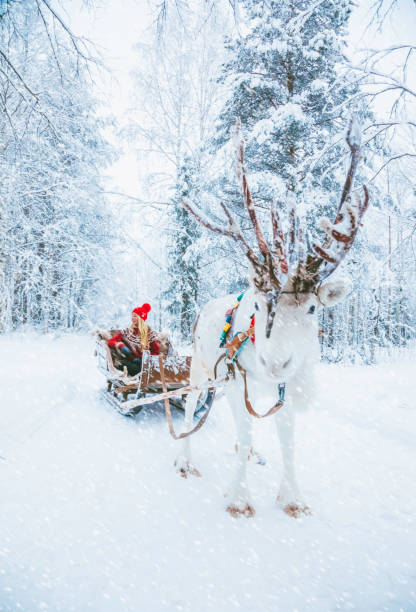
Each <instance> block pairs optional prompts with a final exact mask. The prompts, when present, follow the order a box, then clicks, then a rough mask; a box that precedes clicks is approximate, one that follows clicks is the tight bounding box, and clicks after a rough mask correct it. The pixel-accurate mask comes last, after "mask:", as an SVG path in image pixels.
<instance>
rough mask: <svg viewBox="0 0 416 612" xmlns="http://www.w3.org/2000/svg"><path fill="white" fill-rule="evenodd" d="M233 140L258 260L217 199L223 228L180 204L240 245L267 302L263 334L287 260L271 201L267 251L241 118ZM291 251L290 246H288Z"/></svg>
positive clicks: (272, 313)
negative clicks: (250, 179) (248, 169)
mask: <svg viewBox="0 0 416 612" xmlns="http://www.w3.org/2000/svg"><path fill="white" fill-rule="evenodd" d="M232 137H233V141H234V145H235V152H236V162H235V171H236V176H237V179H238V182H239V183H240V186H241V191H242V194H243V198H244V204H245V207H246V208H247V211H248V214H249V217H250V221H251V224H252V226H253V229H254V232H255V235H256V240H257V244H258V247H259V250H260V253H261V256H262V257H261V259H260V258H259V257H257V255H256V254H255V253H254V251H253V249H252V248H251V247H250V246H249V245H248V243H247V242H246V240H245V239H244V238H243V235H242V232H241V229H240V227H239V225H238V224H237V223H236V222H235V221H234V219H233V217H232V215H231V213H230V211H229V210H228V208H227V207H226V206H225V204H224V203H223V202H221V206H222V208H223V210H224V212H225V215H226V217H227V220H228V228H227V229H225V228H223V227H220V226H218V225H216V224H214V223H212V221H210V220H209V219H207V218H206V217H205V216H204V215H203V214H202V213H201V212H196V211H195V210H194V209H193V207H192V206H191V205H190V204H189V202H185V201H183V202H182V203H183V206H184V207H185V208H186V210H187V211H188V212H190V213H191V214H192V215H193V216H194V217H195V218H196V220H197V221H198V222H199V223H201V224H202V225H204V226H205V227H206V228H208V229H209V230H211V231H213V232H216V233H218V234H222V235H223V236H228V237H229V238H232V239H233V240H235V241H236V242H237V243H238V244H239V245H240V247H241V248H242V249H243V251H244V253H245V255H246V256H247V258H248V259H249V261H250V263H251V264H252V267H253V270H254V278H253V282H254V284H255V286H256V288H257V289H258V291H260V292H261V293H263V294H264V295H265V297H266V301H267V326H266V335H267V337H268V336H269V335H270V331H271V328H272V324H273V318H274V316H275V312H276V306H277V301H278V299H279V297H280V294H281V292H282V290H283V287H284V285H285V284H286V280H287V278H288V275H289V266H288V262H287V254H286V249H285V240H284V236H283V231H282V227H281V224H280V220H279V216H278V214H277V210H276V206H275V204H274V203H273V205H272V210H271V220H272V229H273V249H272V250H270V248H269V245H268V243H267V240H266V238H265V236H264V234H263V231H262V229H261V226H260V222H259V220H258V218H257V215H256V211H255V208H254V203H253V198H252V196H251V191H250V188H249V186H248V182H247V176H246V169H245V166H244V140H243V138H242V136H241V121H240V119H237V121H236V125H235V128H234V130H233V134H232ZM291 245H292V237H291V235H290V239H289V246H290V248H291ZM292 250H293V249H292Z"/></svg>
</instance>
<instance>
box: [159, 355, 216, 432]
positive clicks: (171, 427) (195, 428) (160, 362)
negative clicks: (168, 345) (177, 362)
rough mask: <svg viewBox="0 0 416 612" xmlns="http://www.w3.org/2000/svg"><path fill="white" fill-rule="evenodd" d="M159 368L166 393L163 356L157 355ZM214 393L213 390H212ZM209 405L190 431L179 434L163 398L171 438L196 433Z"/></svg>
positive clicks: (167, 402) (207, 413) (167, 400)
mask: <svg viewBox="0 0 416 612" xmlns="http://www.w3.org/2000/svg"><path fill="white" fill-rule="evenodd" d="M159 369H160V379H161V381H162V388H163V391H164V392H165V393H166V392H167V390H168V389H167V386H166V379H165V368H164V366H163V357H162V355H159ZM214 393H215V391H214ZM212 404H213V402H211V406H212ZM211 406H209V408H208V409H207V411H206V412H205V414H203V416H202V417H201V418H200V420H199V421H198V423H197V424H196V425H195V427H194V428H193V429H191V431H186V432H183V433H181V434H179V436H178V435H177V434H176V433H175V429H174V427H173V421H172V414H171V411H170V404H169V398H167V397H166V398H165V413H166V419H167V422H168V426H169V432H170V435H171V436H172V438H174V439H175V440H181V439H182V438H187V437H188V436H190V435H192V434H194V433H196V432H197V431H198V430H199V429H201V427H202V425H203V424H204V423H205V421H206V420H207V418H208V415H209V413H210V411H211Z"/></svg>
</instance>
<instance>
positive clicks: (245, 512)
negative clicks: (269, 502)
mask: <svg viewBox="0 0 416 612" xmlns="http://www.w3.org/2000/svg"><path fill="white" fill-rule="evenodd" d="M226 510H227V512H228V514H231V516H232V517H234V518H240V516H246V517H247V518H251V517H252V516H254V515H255V514H256V511H255V510H254V508H253V506H250V504H246V505H245V506H244V508H239V507H238V506H234V505H230V506H227V508H226Z"/></svg>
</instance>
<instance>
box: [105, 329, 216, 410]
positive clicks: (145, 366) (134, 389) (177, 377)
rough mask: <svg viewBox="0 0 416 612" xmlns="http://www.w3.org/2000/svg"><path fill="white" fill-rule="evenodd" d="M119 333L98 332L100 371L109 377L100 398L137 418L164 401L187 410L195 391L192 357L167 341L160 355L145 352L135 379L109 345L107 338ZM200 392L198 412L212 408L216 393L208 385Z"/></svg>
mask: <svg viewBox="0 0 416 612" xmlns="http://www.w3.org/2000/svg"><path fill="white" fill-rule="evenodd" d="M118 332H119V330H117V329H112V330H109V331H108V332H107V331H99V332H97V333H96V345H95V354H96V356H97V359H98V368H99V370H100V371H101V372H102V373H103V374H104V375H105V377H106V388H105V389H103V390H102V391H101V395H102V396H103V397H104V398H105V399H106V400H107V401H108V402H109V403H110V404H111V405H112V406H113V407H114V408H116V409H117V410H118V411H119V412H120V413H121V414H123V415H125V416H134V415H136V414H138V413H139V412H140V411H141V410H142V408H143V407H144V406H146V405H148V404H153V403H155V402H160V401H162V400H164V399H165V398H168V399H169V402H170V403H171V404H173V405H174V406H177V407H179V408H184V406H185V400H186V395H187V394H188V393H190V392H191V391H194V390H195V387H193V386H191V385H190V370H191V357H188V356H185V355H179V354H178V353H177V352H176V351H174V350H173V349H172V346H171V345H170V343H169V342H166V343H165V346H162V348H161V353H162V354H161V355H160V356H157V355H151V354H150V351H143V356H142V369H141V371H140V372H139V373H138V374H136V375H135V376H129V375H128V373H127V368H126V367H125V366H124V367H123V365H122V364H121V362H120V361H119V356H118V354H117V352H116V351H115V350H112V349H110V347H109V346H108V344H107V341H108V339H109V338H111V337H112V336H114V335H115V334H117V333H118ZM163 344H164V343H162V345H163ZM161 368H163V372H161ZM162 374H163V376H162ZM198 389H199V390H200V396H199V399H198V404H197V412H198V411H201V410H203V409H208V408H210V406H211V404H212V402H213V399H214V393H215V391H214V389H213V388H212V387H209V386H206V387H202V388H198Z"/></svg>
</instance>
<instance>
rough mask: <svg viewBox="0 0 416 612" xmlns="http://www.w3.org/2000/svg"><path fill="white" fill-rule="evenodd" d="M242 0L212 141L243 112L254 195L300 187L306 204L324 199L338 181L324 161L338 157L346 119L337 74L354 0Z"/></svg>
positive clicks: (346, 87) (224, 137)
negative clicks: (336, 138)
mask: <svg viewBox="0 0 416 612" xmlns="http://www.w3.org/2000/svg"><path fill="white" fill-rule="evenodd" d="M240 6H241V7H242V13H243V16H244V17H245V24H244V34H242V35H241V36H240V37H239V38H237V39H236V40H235V41H231V42H229V45H228V46H229V51H230V54H231V58H230V60H229V61H228V62H227V63H226V64H225V66H224V70H223V75H222V77H221V79H222V81H223V82H224V84H225V85H226V86H230V87H231V93H230V96H229V98H228V100H227V102H226V104H225V105H224V109H223V111H222V113H221V115H220V118H219V124H218V132H217V138H216V140H215V143H214V146H215V147H217V148H218V147H222V146H223V145H225V144H226V143H227V141H228V140H229V138H230V136H229V132H230V126H232V125H233V123H234V122H235V119H236V117H240V118H241V121H242V126H243V133H244V137H245V140H246V163H247V167H248V170H249V172H250V171H251V173H252V175H253V173H255V174H256V175H257V177H256V178H252V179H251V180H252V183H253V191H254V192H255V195H256V197H257V200H256V201H257V203H260V204H263V205H264V204H266V206H267V205H268V203H269V202H270V201H271V199H272V198H275V199H276V200H277V202H278V205H280V207H281V208H285V207H286V208H287V203H288V201H290V202H295V201H296V202H297V203H298V205H299V204H300V202H301V201H302V194H305V199H306V205H307V206H306V208H307V209H308V208H311V206H312V204H314V205H315V204H316V202H319V204H320V205H323V204H324V203H325V201H326V202H327V204H329V202H328V200H329V199H330V197H331V194H336V195H334V196H333V197H334V200H335V198H336V197H337V196H338V193H339V191H338V187H339V185H338V183H337V182H336V181H334V179H333V172H329V173H328V172H327V171H328V167H330V166H331V165H332V164H339V162H340V161H342V154H341V153H340V147H339V146H334V136H335V135H336V134H338V135H339V133H340V131H341V132H342V131H343V130H344V129H345V127H346V124H347V119H346V118H345V119H344V116H346V109H344V108H343V107H342V103H344V102H345V101H346V100H347V98H348V96H349V95H350V94H351V93H352V91H353V87H352V86H351V85H350V84H349V83H348V82H347V81H345V80H344V81H343V82H337V67H338V65H339V64H340V63H341V62H342V61H343V60H344V57H343V49H344V47H345V40H344V39H345V34H346V26H347V23H348V18H349V15H350V12H351V6H352V2H351V1H350V0H341V1H340V2H337V3H334V2H331V1H330V0H325V1H324V2H320V3H317V5H315V6H312V7H311V3H310V2H308V1H307V0H279V1H275V0H268V1H260V2H259V1H257V0H241V2H240ZM350 110H351V108H350V109H349V111H350ZM340 141H341V142H340V144H341V151H342V147H343V144H344V143H343V139H342V137H341V138H340ZM331 147H332V148H331ZM228 189H230V187H229V186H228ZM224 190H225V191H227V183H226V182H225V183H224ZM334 203H335V202H333V204H334ZM316 212H317V211H316V206H314V214H316ZM300 214H301V216H302V214H304V212H302V211H300Z"/></svg>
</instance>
